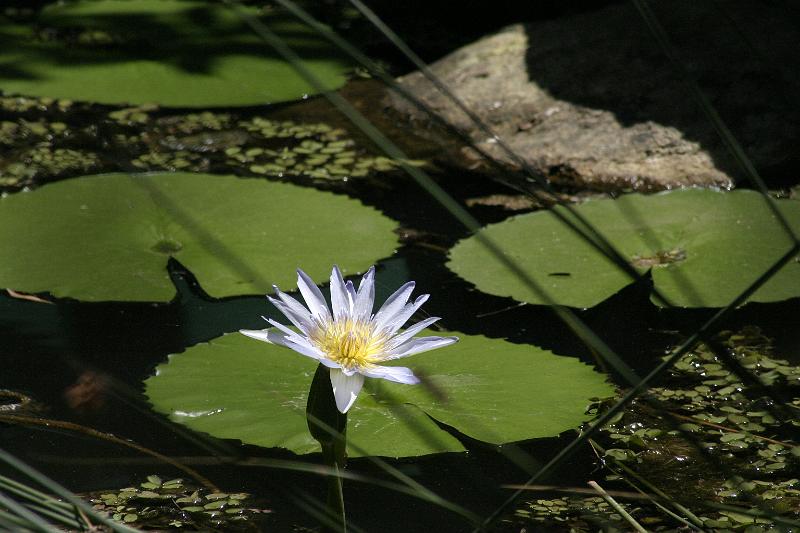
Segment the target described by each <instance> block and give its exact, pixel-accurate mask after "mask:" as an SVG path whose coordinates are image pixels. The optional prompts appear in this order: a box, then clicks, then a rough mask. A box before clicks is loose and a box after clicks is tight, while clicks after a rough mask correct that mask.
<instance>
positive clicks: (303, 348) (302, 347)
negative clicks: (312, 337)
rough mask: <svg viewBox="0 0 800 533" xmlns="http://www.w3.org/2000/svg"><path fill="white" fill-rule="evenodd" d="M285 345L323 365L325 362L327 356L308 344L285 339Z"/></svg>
mask: <svg viewBox="0 0 800 533" xmlns="http://www.w3.org/2000/svg"><path fill="white" fill-rule="evenodd" d="M283 345H284V346H286V347H287V348H290V349H292V350H294V351H295V352H297V353H299V354H301V355H305V356H306V357H310V358H312V359H315V360H317V361H319V362H321V363H324V362H325V354H323V353H322V352H320V351H319V350H318V349H316V348H314V347H313V346H311V345H310V344H308V343H299V342H294V341H293V340H292V339H284V341H283ZM326 366H327V365H326Z"/></svg>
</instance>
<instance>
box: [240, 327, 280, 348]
mask: <svg viewBox="0 0 800 533" xmlns="http://www.w3.org/2000/svg"><path fill="white" fill-rule="evenodd" d="M271 331H272V328H267V329H240V330H239V333H241V334H242V335H247V336H248V337H250V338H251V339H257V340H260V341H264V342H269V343H272V344H283V343H282V342H276V341H275V338H274V336H275V333H274V332H273V333H272V336H270V332H271Z"/></svg>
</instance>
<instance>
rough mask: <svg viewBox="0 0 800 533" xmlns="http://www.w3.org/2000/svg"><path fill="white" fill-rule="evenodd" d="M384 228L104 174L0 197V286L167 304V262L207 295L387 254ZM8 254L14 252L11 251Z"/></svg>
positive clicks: (274, 197)
mask: <svg viewBox="0 0 800 533" xmlns="http://www.w3.org/2000/svg"><path fill="white" fill-rule="evenodd" d="M394 228H395V224H394V222H392V221H391V220H390V219H388V218H386V217H384V216H383V215H381V214H380V213H379V212H378V211H376V210H375V209H372V208H370V207H366V206H364V205H362V204H361V203H360V202H358V201H356V200H352V199H350V198H347V197H345V196H339V195H334V194H331V193H327V192H321V191H316V190H314V189H307V188H302V187H297V186H294V185H289V184H285V183H271V182H267V181H263V180H254V179H242V178H236V177H233V176H214V175H207V174H185V173H175V174H169V173H164V174H138V175H137V174H106V175H100V176H89V177H82V178H75V179H70V180H65V181H60V182H56V183H52V184H49V185H45V186H43V187H41V188H39V189H36V190H34V191H30V192H21V193H16V194H13V195H10V196H7V197H5V198H2V199H0V247H2V248H3V249H4V250H8V251H9V253H6V254H5V255H4V259H3V261H0V287H8V288H13V289H16V290H20V291H25V292H31V293H37V292H45V291H47V292H51V293H52V294H53V295H55V296H58V297H70V298H75V299H79V300H88V301H99V300H135V301H169V300H170V299H172V297H173V296H174V295H175V287H174V286H173V284H172V282H171V281H170V279H169V275H168V272H167V268H166V265H167V261H168V259H169V258H170V257H174V258H175V259H177V260H178V261H180V262H181V263H182V264H183V265H184V266H186V267H187V268H188V269H189V270H191V271H192V273H193V274H194V275H195V276H196V277H197V279H198V281H199V282H200V284H201V286H202V287H203V289H204V290H205V291H206V292H207V293H208V294H210V295H211V296H213V297H217V298H220V297H226V296H236V295H242V294H263V293H264V292H267V291H270V290H271V287H272V284H273V283H274V284H277V285H279V286H283V287H289V286H293V285H294V283H295V275H294V270H295V268H297V267H298V266H302V268H303V269H304V270H305V271H306V272H307V273H308V274H309V275H311V276H315V277H317V278H325V277H327V276H328V275H329V272H330V268H331V265H332V264H334V263H338V264H339V265H340V266H341V267H342V268H346V269H348V270H349V271H350V272H354V271H363V270H365V269H366V268H368V267H369V266H370V265H371V264H373V263H374V262H375V261H376V260H378V259H380V258H382V257H385V256H388V255H390V254H391V253H392V252H393V251H394V249H395V247H396V245H397V236H396V235H395V234H394V233H393V231H392V230H393V229H394ZM12 250H13V253H10V251H12Z"/></svg>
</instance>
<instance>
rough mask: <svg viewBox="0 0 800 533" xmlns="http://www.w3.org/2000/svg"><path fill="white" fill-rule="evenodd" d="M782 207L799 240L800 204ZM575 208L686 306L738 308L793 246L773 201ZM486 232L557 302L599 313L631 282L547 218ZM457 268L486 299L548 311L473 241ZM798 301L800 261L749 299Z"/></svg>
mask: <svg viewBox="0 0 800 533" xmlns="http://www.w3.org/2000/svg"><path fill="white" fill-rule="evenodd" d="M776 204H777V206H778V209H779V211H780V213H781V214H782V215H783V216H784V217H785V218H786V219H788V221H789V224H790V225H791V227H792V228H793V230H794V232H795V233H796V234H797V233H800V203H798V202H793V201H789V200H778V201H776ZM558 209H560V210H561V212H562V213H565V210H563V209H561V208H558ZM575 209H576V210H577V211H578V212H579V213H580V214H581V215H582V216H583V217H584V218H585V219H586V220H587V221H588V222H589V223H590V224H591V225H593V226H594V227H596V228H598V229H599V230H600V232H601V233H602V234H603V235H605V236H606V238H608V239H609V240H610V241H611V243H612V244H613V245H614V246H615V247H616V248H617V249H618V250H619V251H620V252H621V254H622V255H623V256H624V257H625V258H626V260H628V261H629V262H630V263H631V264H632V265H633V266H634V267H635V268H636V269H637V270H638V271H639V272H642V273H644V272H646V271H648V270H650V271H651V272H652V277H653V283H654V285H655V287H656V288H657V289H658V290H659V291H660V292H661V293H662V294H663V295H664V296H665V297H667V298H668V299H669V300H670V302H672V304H673V305H676V306H681V307H724V306H726V305H728V304H730V303H731V301H733V299H734V298H736V297H737V296H738V295H739V294H740V293H741V292H742V291H744V290H745V289H746V288H747V287H748V286H749V285H750V284H751V283H753V282H754V281H755V280H756V279H757V278H758V277H759V276H760V275H761V274H762V273H763V272H765V271H766V270H767V269H769V268H770V267H771V266H772V265H773V264H774V263H775V262H776V261H777V260H778V259H779V258H780V257H781V256H783V255H784V254H786V253H787V252H788V251H789V250H790V249H791V247H792V240H791V238H790V237H789V236H788V234H787V233H786V232H785V231H784V229H783V228H782V226H781V224H780V223H779V221H778V220H777V218H776V217H775V215H774V214H773V213H772V212H771V211H770V209H769V207H768V205H767V203H766V202H765V200H764V198H762V197H761V196H760V195H759V194H758V193H755V192H752V191H734V192H717V191H710V190H695V189H692V190H680V191H673V192H667V193H662V194H656V195H651V196H644V195H640V194H630V195H626V196H623V197H621V198H619V199H617V200H594V201H589V202H586V203H585V204H582V205H580V206H577V207H576V208H575ZM483 232H484V234H485V235H486V236H488V237H490V238H492V239H494V240H495V241H496V242H497V243H498V244H499V245H500V246H501V247H502V248H503V250H505V252H506V254H507V255H508V257H509V258H510V259H512V260H513V261H514V262H516V263H517V264H518V265H519V266H520V267H521V268H522V269H524V270H525V272H526V273H527V274H528V275H529V276H530V277H531V278H533V280H535V281H536V282H537V283H538V284H539V286H540V287H541V288H543V289H544V290H546V291H547V294H548V295H549V297H550V298H551V299H552V301H553V302H554V303H557V304H561V305H567V306H572V307H581V308H586V307H592V306H594V305H597V304H598V303H600V302H601V301H603V300H605V299H606V298H608V297H609V296H611V295H613V294H614V293H616V292H617V291H619V290H620V289H622V288H623V287H625V286H627V285H629V284H630V283H631V282H632V280H631V278H630V277H628V276H627V275H626V274H624V273H623V272H622V271H621V270H619V269H618V268H617V267H616V266H615V265H614V264H613V263H611V262H610V261H609V260H608V259H606V258H605V257H604V256H602V255H601V254H600V253H599V252H597V251H596V249H594V248H592V247H590V246H589V245H588V244H586V242H584V241H583V240H581V239H580V238H579V237H577V236H576V235H575V234H574V233H573V232H572V231H571V230H570V229H568V228H567V227H566V226H565V225H564V224H562V223H561V222H560V221H559V220H558V219H557V218H556V217H555V215H553V214H552V213H550V212H548V211H540V212H535V213H531V214H527V215H522V216H518V217H515V218H512V219H509V220H507V221H504V222H501V223H499V224H495V225H492V226H489V227H487V228H485V229H484V230H483ZM448 266H449V267H450V268H451V269H452V270H453V271H454V272H456V273H457V274H458V275H459V276H461V277H463V278H464V279H466V280H468V281H470V282H472V283H474V284H475V285H476V286H477V287H478V288H479V289H480V290H482V291H484V292H487V293H490V294H496V295H499V296H510V297H512V298H515V299H517V300H520V301H525V302H530V303H535V304H546V303H549V302H548V300H547V299H546V298H544V297H543V296H542V294H540V293H537V292H534V291H533V290H531V289H530V288H528V286H526V285H525V284H523V283H522V282H521V281H520V280H519V279H518V278H517V277H516V276H515V275H514V274H512V273H511V272H510V271H509V270H507V268H506V267H505V266H504V265H502V264H501V263H500V262H499V261H498V260H496V259H495V258H494V257H493V256H492V255H491V254H490V253H489V252H488V251H487V250H486V249H485V248H484V247H483V246H482V245H481V244H480V242H478V240H477V239H475V238H474V237H470V238H468V239H465V240H463V241H461V242H460V243H458V244H457V245H456V246H455V247H454V248H453V250H452V251H451V254H450V262H449V263H448ZM797 296H800V260H799V259H798V258H797V257H795V258H794V259H792V260H791V261H790V262H789V263H788V264H786V265H785V266H784V267H783V269H782V270H780V271H779V272H778V273H777V274H776V275H775V276H774V277H773V278H771V279H770V280H769V281H768V282H767V283H766V284H765V285H764V286H762V287H761V288H760V289H759V290H758V291H757V292H756V293H755V294H753V296H751V298H750V301H756V302H771V301H778V300H785V299H787V298H794V297H797ZM653 300H654V301H655V302H656V303H658V304H660V303H661V302H659V301H658V300H657V299H656V298H653Z"/></svg>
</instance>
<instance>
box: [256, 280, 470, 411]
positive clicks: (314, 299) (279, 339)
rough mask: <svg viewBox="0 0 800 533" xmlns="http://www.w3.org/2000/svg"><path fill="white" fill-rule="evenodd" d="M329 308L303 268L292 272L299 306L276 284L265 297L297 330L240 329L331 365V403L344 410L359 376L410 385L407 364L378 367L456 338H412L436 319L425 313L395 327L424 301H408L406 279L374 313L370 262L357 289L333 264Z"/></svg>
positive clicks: (358, 388)
mask: <svg viewBox="0 0 800 533" xmlns="http://www.w3.org/2000/svg"><path fill="white" fill-rule="evenodd" d="M330 281H331V309H329V308H328V304H327V303H326V302H325V298H324V297H323V296H322V292H320V290H319V288H317V286H316V285H315V284H314V282H313V281H312V280H311V278H309V277H308V275H307V274H306V273H305V272H303V271H302V270H299V269H298V271H297V287H298V289H300V293H301V294H302V295H303V299H304V300H305V302H306V306H307V307H308V308H306V307H304V306H303V305H302V304H301V303H300V302H298V301H297V300H295V299H294V298H292V297H291V296H289V295H287V294H285V293H283V292H281V291H280V289H278V287H275V293H276V295H277V296H278V297H277V298H272V297H269V296H268V298H269V301H270V302H272V304H273V305H274V306H275V307H277V308H278V310H279V311H281V312H282V313H283V314H284V315H285V316H286V318H288V319H289V321H290V322H291V323H292V324H293V325H294V326H295V327H296V328H298V329H299V330H300V332H299V333H298V332H296V331H293V330H292V329H290V328H288V327H286V326H285V325H283V324H281V323H279V322H277V321H275V320H273V319H266V320H267V322H269V323H270V324H272V325H273V326H274V327H275V328H277V330H276V329H271V328H268V329H263V330H242V331H241V332H242V333H244V334H245V335H247V336H248V337H252V338H254V339H258V340H262V341H266V342H269V343H272V344H279V345H281V346H285V347H287V348H290V349H292V350H294V351H296V352H297V353H299V354H302V355H305V356H306V357H310V358H312V359H315V360H317V361H319V362H320V363H321V364H322V365H324V366H326V367H328V368H329V369H330V379H331V385H332V386H333V393H334V397H335V398H336V407H337V408H338V409H339V411H340V412H341V413H346V412H347V411H348V410H349V409H350V407H351V406H352V405H353V403H354V402H355V401H356V398H357V397H358V393H359V392H361V387H363V385H364V378H365V377H370V378H382V379H386V380H389V381H394V382H396V383H405V384H407V385H413V384H417V383H419V379H418V378H417V377H416V376H415V375H414V373H413V372H412V371H411V370H410V369H409V368H406V367H399V366H383V363H386V362H388V361H393V360H395V359H400V358H403V357H408V356H409V355H414V354H418V353H422V352H426V351H428V350H433V349H436V348H441V347H444V346H448V345H450V344H453V343H454V342H456V341H457V340H458V338H457V337H438V336H429V337H414V335H416V334H417V333H419V332H420V331H422V330H423V329H425V328H426V327H428V326H430V325H431V324H433V323H435V322H436V321H438V320H439V318H438V317H430V318H426V319H425V320H421V321H420V322H418V323H416V324H414V325H413V326H411V327H410V328H408V329H407V330H405V331H404V332H402V333H398V332H399V330H400V328H401V327H403V325H404V324H405V323H406V321H408V319H409V318H411V316H412V315H413V314H414V313H416V312H417V311H418V310H419V308H420V307H422V304H424V303H425V302H426V301H427V300H428V296H429V295H427V294H423V295H422V296H418V297H417V299H416V300H414V301H413V302H408V299H409V297H410V296H411V292H412V291H413V290H414V282H413V281H409V282H408V283H406V284H405V285H403V286H402V287H400V288H399V289H397V291H396V292H395V293H394V294H392V295H391V296H389V298H387V300H386V302H384V304H383V305H382V306H381V308H380V309H379V310H378V312H377V313H375V314H373V313H372V309H373V305H374V303H375V302H374V301H375V267H371V268H370V269H369V270H368V271H367V273H366V274H364V277H363V278H362V279H361V283H360V284H359V287H358V291H356V289H355V287H354V286H353V283H352V282H351V281H348V282H347V283H345V282H344V280H343V279H342V273H341V271H340V270H339V268H338V267H336V266H334V267H333V272H331V280H330Z"/></svg>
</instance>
